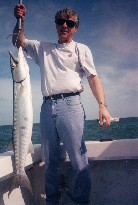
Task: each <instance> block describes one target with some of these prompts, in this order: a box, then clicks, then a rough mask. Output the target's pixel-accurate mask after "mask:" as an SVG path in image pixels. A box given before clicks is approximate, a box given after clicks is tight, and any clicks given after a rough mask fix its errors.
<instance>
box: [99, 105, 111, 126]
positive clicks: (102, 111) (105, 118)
mask: <svg viewBox="0 0 138 205" xmlns="http://www.w3.org/2000/svg"><path fill="white" fill-rule="evenodd" d="M110 118H111V116H110V114H109V112H108V110H107V107H106V106H105V105H99V119H100V125H101V126H102V127H103V128H107V127H108V126H109V125H110Z"/></svg>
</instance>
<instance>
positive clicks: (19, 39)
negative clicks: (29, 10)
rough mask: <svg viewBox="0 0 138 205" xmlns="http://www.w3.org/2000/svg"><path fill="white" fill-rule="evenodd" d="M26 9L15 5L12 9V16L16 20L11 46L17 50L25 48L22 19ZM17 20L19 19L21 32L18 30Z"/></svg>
mask: <svg viewBox="0 0 138 205" xmlns="http://www.w3.org/2000/svg"><path fill="white" fill-rule="evenodd" d="M25 13H26V8H25V6H24V5H20V4H17V5H16V6H15V8H14V16H15V17H16V19H17V23H16V26H15V28H14V30H13V38H12V42H13V45H14V46H16V47H17V48H19V47H20V46H21V47H23V48H24V46H25V34H24V19H25ZM19 18H21V30H19Z"/></svg>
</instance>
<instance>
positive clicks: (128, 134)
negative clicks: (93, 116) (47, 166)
mask: <svg viewBox="0 0 138 205" xmlns="http://www.w3.org/2000/svg"><path fill="white" fill-rule="evenodd" d="M12 127H13V126H12V125H4V126H0V153H2V152H5V151H6V150H7V146H8V144H9V142H10V140H11V137H12ZM84 138H85V141H87V140H94V141H99V140H103V139H105V140H107V139H113V140H119V139H134V138H138V117H130V118H120V120H119V122H113V123H111V125H110V126H109V127H108V128H107V129H104V128H102V127H101V126H100V125H99V123H98V121H97V120H86V122H85V129H84ZM32 141H33V143H34V144H39V143H41V140H40V124H39V123H35V124H34V125H33V134H32Z"/></svg>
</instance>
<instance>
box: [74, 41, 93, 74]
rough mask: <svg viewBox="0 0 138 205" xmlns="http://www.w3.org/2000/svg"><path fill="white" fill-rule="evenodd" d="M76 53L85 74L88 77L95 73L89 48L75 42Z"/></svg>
mask: <svg viewBox="0 0 138 205" xmlns="http://www.w3.org/2000/svg"><path fill="white" fill-rule="evenodd" d="M77 53H78V58H79V62H80V64H81V68H82V70H83V72H84V74H85V75H86V77H89V76H90V75H91V74H92V75H97V72H96V69H95V66H94V62H93V56H92V52H91V50H90V49H89V48H88V46H86V45H84V44H81V43H77Z"/></svg>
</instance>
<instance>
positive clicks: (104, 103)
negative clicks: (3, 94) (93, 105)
mask: <svg viewBox="0 0 138 205" xmlns="http://www.w3.org/2000/svg"><path fill="white" fill-rule="evenodd" d="M99 106H105V107H107V104H106V102H104V101H100V102H99Z"/></svg>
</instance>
